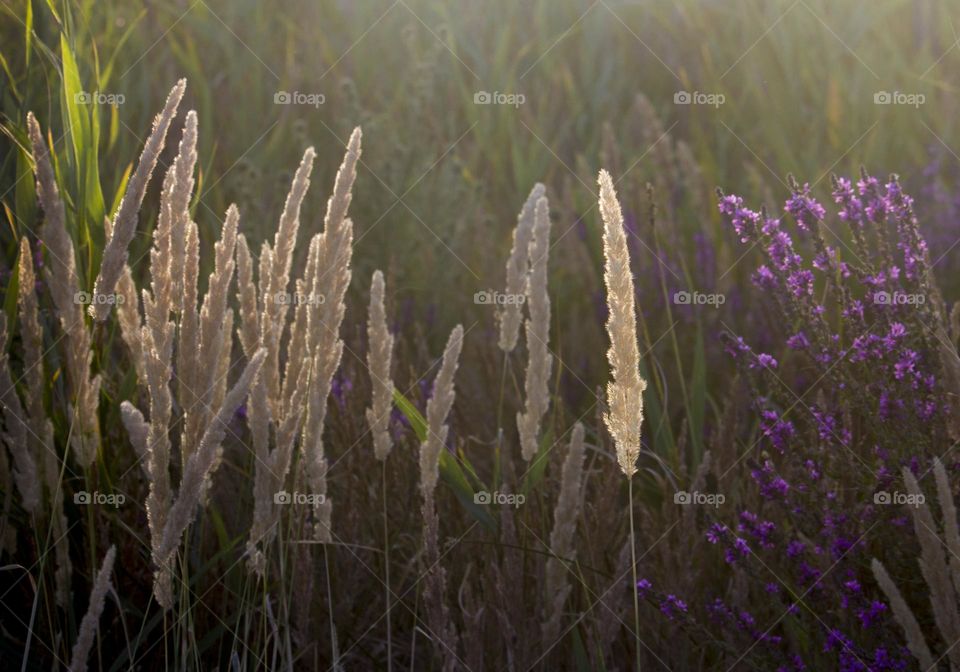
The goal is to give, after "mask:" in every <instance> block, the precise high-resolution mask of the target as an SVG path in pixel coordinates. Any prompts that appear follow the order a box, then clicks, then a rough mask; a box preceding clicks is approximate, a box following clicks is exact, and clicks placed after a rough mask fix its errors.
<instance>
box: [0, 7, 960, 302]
mask: <svg viewBox="0 0 960 672" xmlns="http://www.w3.org/2000/svg"><path fill="white" fill-rule="evenodd" d="M954 9H956V8H954ZM951 18H952V17H951V10H950V7H949V3H947V2H934V1H929V2H928V1H921V0H914V1H909V0H881V1H876V0H874V1H869V2H867V1H854V0H844V1H843V2H836V1H829V0H793V1H786V0H785V1H782V2H781V1H770V0H756V1H744V2H735V3H734V2H720V1H712V0H698V1H696V2H693V1H674V2H668V1H666V0H654V1H647V2H616V1H614V0H599V1H597V2H569V1H562V2H558V1H557V0H549V1H538V0H522V1H496V2H490V1H470V0H466V1H458V2H437V1H435V0H398V1H397V2H388V1H386V0H381V1H377V2H370V1H367V0H351V1H350V2H346V1H343V2H330V1H321V2H303V1H299V2H290V1H278V2H269V3H265V2H255V1H252V0H231V1H229V2H227V1H220V0H194V1H190V0H182V1H178V2H145V3H135V2H118V1H113V0H91V1H82V2H75V1H71V2H55V1H54V0H48V1H47V2H44V1H42V0H4V1H3V2H2V3H0V43H2V45H3V46H2V48H0V49H2V56H3V64H2V65H3V70H4V77H3V79H2V85H0V114H2V124H3V128H4V130H5V137H4V138H3V139H2V141H0V142H2V145H0V146H2V154H0V156H2V160H0V171H2V180H0V182H2V184H3V185H5V186H4V193H2V197H0V200H2V203H3V206H4V210H5V214H4V218H5V219H6V220H7V221H6V223H7V226H6V227H5V230H4V232H3V236H2V240H3V243H4V245H5V252H6V254H5V255H4V256H5V258H6V259H7V260H8V261H9V260H10V259H12V258H13V254H14V243H15V240H16V237H17V234H18V233H20V231H19V228H20V227H21V226H22V225H23V223H25V222H29V221H30V220H31V218H32V217H33V214H34V213H33V208H34V205H33V199H32V195H31V191H32V186H30V185H27V187H25V186H24V184H23V183H22V182H24V181H25V182H29V181H30V180H29V178H28V179H27V180H23V181H21V182H17V179H18V177H22V176H23V175H24V174H25V173H24V171H25V166H26V164H25V163H24V160H25V157H24V156H23V155H22V151H21V149H20V148H19V147H18V145H19V144H21V140H22V135H21V131H20V130H19V129H21V128H22V127H23V125H24V118H25V115H26V112H27V111H28V110H31V109H32V110H34V111H35V112H36V113H37V114H38V116H39V117H40V120H41V123H42V124H43V125H44V127H45V128H46V127H50V128H51V129H52V133H53V135H54V139H55V140H56V141H57V142H56V147H57V153H58V155H59V156H61V158H62V161H61V165H60V169H61V171H63V172H64V173H65V174H66V176H67V184H71V182H72V183H77V184H79V183H78V182H77V181H78V180H80V179H83V180H84V182H83V183H84V184H85V185H88V186H89V182H87V181H86V177H85V176H83V175H82V172H83V171H82V166H81V167H80V168H77V167H76V166H75V165H74V164H75V162H76V160H77V157H76V156H74V155H72V154H71V153H70V152H68V151H67V148H68V147H69V145H70V140H71V139H70V137H64V136H65V133H66V134H67V136H69V133H68V130H67V128H66V127H65V126H66V125H65V124H64V121H65V117H64V114H65V110H64V109H63V94H62V91H61V79H60V73H61V72H62V70H63V68H64V64H63V61H62V58H61V44H60V40H61V34H63V35H64V36H65V37H64V42H65V44H66V46H67V47H68V48H69V49H70V50H71V51H72V52H73V54H74V57H75V59H76V67H77V72H78V76H79V84H80V86H81V88H82V90H83V91H86V92H94V91H96V92H101V93H105V94H109V95H114V96H116V97H119V96H122V97H123V102H122V104H120V105H116V106H111V105H108V104H102V105H99V106H96V105H90V106H87V111H89V112H90V113H92V114H93V116H96V117H98V122H99V140H98V144H99V158H100V168H99V175H98V181H99V185H100V188H101V190H102V193H103V201H104V203H105V206H104V207H105V208H106V209H108V210H109V208H110V206H111V204H112V203H114V202H115V200H116V199H115V194H116V193H117V190H118V187H119V186H120V185H121V184H122V181H123V179H124V175H125V172H126V171H127V170H128V168H129V165H130V163H131V162H133V161H134V160H135V159H136V156H137V154H138V152H139V148H140V146H141V144H142V139H143V138H144V137H145V135H146V132H147V128H148V127H149V123H150V119H151V117H152V115H153V114H155V113H156V111H157V110H159V108H160V106H161V104H162V101H163V99H164V97H165V96H166V93H167V91H168V90H169V88H170V87H171V86H172V85H173V83H174V82H175V81H176V80H177V79H178V78H179V77H181V76H185V77H187V78H188V79H189V88H188V93H187V100H186V105H188V106H189V107H190V108H195V109H197V111H198V112H199V115H200V128H201V140H200V142H201V152H202V161H201V162H202V166H203V181H202V186H201V189H200V193H201V195H200V198H199V214H198V215H197V219H198V221H199V222H200V224H201V227H202V228H203V229H204V230H205V231H206V232H207V233H211V232H212V231H213V230H214V225H215V219H214V218H215V217H222V213H223V212H224V210H225V208H226V206H227V205H228V204H229V203H230V202H234V201H235V202H237V203H238V204H239V205H240V208H241V212H242V214H243V227H244V229H245V230H246V231H247V232H248V235H249V236H250V237H251V238H253V239H260V238H263V237H264V236H266V235H268V234H270V233H271V232H272V229H273V226H274V223H275V221H276V219H277V217H278V214H279V210H280V209H281V207H282V202H283V198H284V197H285V194H286V190H287V185H288V180H289V177H290V175H291V173H292V170H293V169H294V168H295V166H296V164H297V162H298V159H299V156H300V153H301V152H302V150H303V148H304V147H305V146H306V145H308V144H313V145H315V146H316V147H317V150H318V152H319V155H320V157H321V159H322V160H320V161H318V171H317V172H315V173H314V182H315V183H319V184H321V185H323V187H322V188H317V189H314V190H312V194H311V198H312V199H313V203H312V205H311V207H310V209H309V210H308V212H309V213H311V214H312V215H313V221H317V222H318V220H319V219H320V218H321V216H322V215H321V214H320V213H322V206H323V199H324V198H325V195H324V194H325V192H326V191H327V189H328V188H329V185H330V183H331V181H332V172H333V170H334V169H335V166H336V164H337V162H338V158H337V157H339V156H340V155H341V153H342V148H343V146H342V143H343V142H344V141H345V140H346V138H347V136H348V134H349V131H350V129H351V128H352V127H353V126H354V125H357V124H360V125H362V126H363V127H364V145H365V147H364V157H363V168H362V172H361V179H360V180H359V181H358V184H357V192H356V197H355V199H354V203H355V205H354V210H353V216H354V219H355V221H356V223H357V226H358V229H359V232H360V236H361V240H360V243H359V247H358V253H357V254H356V255H355V259H356V260H357V261H358V263H360V264H361V266H363V267H365V266H366V265H368V264H369V265H370V267H372V266H373V265H386V264H387V263H388V262H389V260H390V258H393V259H395V260H396V259H401V258H403V257H405V256H408V255H416V256H417V257H419V258H421V259H423V260H424V261H426V262H428V263H424V264H418V265H411V266H410V268H409V269H407V270H408V271H409V273H407V272H405V274H404V279H405V281H406V282H410V283H413V284H414V285H417V284H418V283H420V282H425V281H426V280H427V279H428V278H433V279H436V278H437V276H438V275H440V276H444V275H446V274H450V276H449V277H447V278H446V279H453V278H452V276H453V275H454V274H455V275H456V276H458V277H466V278H470V277H471V275H476V276H478V277H477V278H471V282H473V283H474V284H476V283H479V284H480V285H483V284H484V283H486V284H490V283H491V282H493V281H494V279H498V278H499V275H500V274H501V273H502V261H501V259H502V258H503V254H502V252H504V251H505V249H506V248H507V246H508V245H509V230H510V228H511V227H512V225H513V222H514V220H515V216H516V212H517V210H518V209H519V205H520V204H521V203H522V201H523V198H524V196H525V194H526V192H527V191H528V190H529V188H530V187H531V186H532V184H533V183H534V182H535V181H538V180H541V181H544V182H546V183H547V185H548V188H551V189H552V190H553V192H554V196H555V198H556V196H557V192H563V190H564V187H565V186H566V187H567V188H570V193H569V194H567V193H564V194H563V196H564V199H566V200H567V203H568V204H569V206H570V207H571V210H570V211H568V212H563V213H561V217H567V218H570V217H572V219H571V220H570V221H567V223H566V226H564V225H563V222H561V226H560V229H559V230H560V232H562V231H564V230H567V229H568V228H569V226H570V225H571V224H573V223H575V221H576V213H578V212H580V211H584V210H586V209H587V208H589V207H590V206H591V205H592V203H593V200H594V196H593V193H591V192H592V191H595V186H594V185H595V171H596V169H597V168H598V167H600V164H601V162H602V159H603V158H605V157H604V152H603V146H602V145H603V138H602V135H603V129H604V123H606V122H609V124H610V127H609V131H610V137H611V139H612V143H613V145H615V147H616V148H617V151H618V152H619V155H620V157H622V158H621V162H622V163H623V165H622V166H619V169H620V175H617V174H615V177H620V176H621V175H623V174H624V173H626V172H627V168H629V167H630V166H633V168H631V169H630V171H629V173H630V174H629V175H628V176H627V180H626V181H625V182H623V183H622V184H621V190H622V191H627V192H628V193H629V192H631V191H636V192H639V191H640V189H636V188H635V187H636V186H637V185H642V184H643V182H645V181H647V180H650V179H652V178H653V177H654V176H653V174H652V173H653V172H654V170H653V168H654V161H653V160H652V159H653V156H654V155H655V153H656V148H654V149H653V150H652V151H651V144H652V143H651V138H650V136H649V134H648V133H644V132H643V131H644V129H643V128H640V129H639V132H637V126H638V125H637V123H636V122H637V119H636V116H637V110H636V107H635V104H634V98H635V96H636V95H637V94H638V93H643V94H645V95H646V96H647V97H648V98H649V99H650V101H651V103H652V105H653V108H654V109H655V110H656V112H657V113H658V115H659V116H660V118H661V120H662V125H663V127H664V129H665V130H669V131H670V134H671V136H673V137H674V138H678V139H682V140H684V141H685V142H686V143H688V144H689V146H690V148H691V149H692V153H693V156H694V158H695V160H696V161H697V162H698V163H699V165H700V167H701V170H702V171H703V174H704V179H705V182H706V183H707V184H708V185H710V186H715V185H716V186H722V187H723V188H724V189H725V190H727V191H740V192H743V193H744V195H746V196H750V197H753V198H754V199H757V198H760V197H762V195H763V194H762V191H761V188H760V186H759V184H760V182H761V181H762V182H764V183H765V184H766V185H767V186H768V188H769V189H770V190H771V193H772V195H773V196H774V197H776V198H780V197H782V196H784V195H785V194H786V193H787V190H786V187H785V185H784V184H782V182H781V181H782V180H783V179H784V177H785V172H786V171H790V172H793V173H794V174H796V175H797V177H798V179H800V180H801V181H810V182H816V181H817V180H822V181H821V182H820V183H819V184H820V186H821V187H825V186H827V181H826V180H824V179H823V176H824V175H825V174H827V173H828V172H829V171H831V170H834V171H838V172H851V171H854V170H855V169H856V168H857V166H858V165H859V164H861V163H863V164H866V165H867V166H868V167H869V168H870V169H871V171H873V172H875V173H879V174H882V173H884V172H887V171H893V170H895V171H897V172H899V173H901V174H902V175H904V176H905V178H906V179H907V181H908V182H909V177H910V175H911V174H913V173H916V172H917V171H919V170H920V169H921V168H922V167H923V166H925V165H926V164H927V163H929V161H930V153H929V148H931V147H934V148H936V149H937V150H938V151H941V152H946V153H947V156H948V159H949V161H950V162H954V161H957V158H956V156H955V155H954V152H956V151H958V149H960V143H956V144H957V145H958V147H957V148H954V147H952V146H951V145H953V144H955V140H954V138H955V133H954V129H955V125H956V118H957V115H956V105H955V102H954V100H955V99H954V97H953V96H952V95H951V94H952V93H953V92H954V90H955V88H956V86H957V76H958V75H957V68H956V65H957V63H958V60H960V48H956V39H957V35H956V33H955V31H954V24H953V22H952V20H951ZM281 91H285V92H289V93H291V94H292V93H293V92H298V93H301V94H308V95H309V94H322V96H323V104H321V105H316V106H313V105H309V104H289V105H278V104H275V103H274V96H275V94H276V93H277V92H281ZM478 91H488V92H491V93H493V92H501V93H518V94H522V95H523V96H524V103H523V104H522V105H520V106H517V107H514V106H508V105H495V104H493V105H477V104H474V95H475V94H476V93H477V92H478ZM678 91H689V92H694V91H698V92H706V93H716V94H722V95H723V96H724V99H725V100H724V103H723V104H722V105H720V106H719V107H712V106H708V105H676V104H674V96H675V94H676V93H677V92H678ZM878 91H889V92H894V91H900V92H907V93H919V94H923V96H925V102H924V104H923V105H921V106H919V107H910V106H907V105H875V104H874V94H875V93H876V92H878ZM116 99H118V98H116ZM175 138H176V136H174V140H175ZM656 139H657V138H656V137H654V138H653V140H654V141H655V140H656ZM169 144H173V143H169ZM612 168H614V170H616V168H617V167H616V166H613V167H612ZM155 182H159V180H156V181H155ZM581 182H582V183H581ZM627 185H630V186H629V187H628V186H627ZM153 186H154V187H156V186H157V185H156V184H154V185H153ZM77 193H80V192H79V191H78V192H77ZM94 200H95V199H94ZM627 200H629V197H628V199H627ZM76 206H77V204H74V207H76ZM150 212H151V211H150V209H149V208H146V209H145V218H148V217H149V216H150V214H149V213H150ZM88 214H89V215H91V218H92V216H93V215H96V214H97V210H96V208H94V209H93V210H91V212H90V213H88ZM595 220H596V217H595V216H589V217H587V218H586V223H587V224H588V225H589V226H591V227H593V226H595V225H596V221H595ZM148 224H149V222H146V223H145V225H144V226H143V227H142V230H143V231H144V234H146V231H147V225H148ZM671 224H673V225H676V226H678V227H682V228H685V229H695V230H707V229H711V228H712V227H715V226H716V225H717V219H716V217H715V216H714V215H713V214H712V212H710V211H709V209H708V210H705V211H704V212H701V213H697V214H696V216H693V215H691V216H690V217H686V218H684V219H683V221H677V222H671ZM85 225H86V226H91V227H93V222H92V221H87V222H85ZM317 225H318V226H319V222H318V224H317ZM94 228H96V230H95V231H92V232H91V234H90V235H91V236H93V239H94V240H95V239H96V238H97V237H98V236H99V235H100V232H99V224H97V225H96V227H94ZM467 230H468V231H469V232H470V233H469V235H465V233H464V232H465V231H467ZM485 234H489V236H486V237H487V238H489V240H484V237H485ZM147 240H148V238H147V236H146V235H143V236H142V237H141V239H140V240H139V241H138V243H139V244H140V245H141V249H146V244H147ZM445 248H449V251H448V250H447V249H445ZM450 251H452V252H454V253H455V256H456V257H458V258H459V261H458V260H457V259H455V258H454V256H452V255H451V254H450ZM491 253H493V254H491ZM135 255H136V250H135ZM431 261H433V262H436V263H429V262H431ZM364 270H366V269H364ZM417 271H419V273H420V274H421V275H422V276H423V277H422V278H420V279H419V280H418V279H417ZM88 272H89V271H88ZM421 286H422V285H421ZM433 286H434V288H435V287H436V285H433Z"/></svg>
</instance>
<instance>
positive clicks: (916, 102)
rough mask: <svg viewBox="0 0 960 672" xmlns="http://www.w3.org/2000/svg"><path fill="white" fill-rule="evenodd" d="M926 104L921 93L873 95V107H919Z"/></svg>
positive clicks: (880, 92)
mask: <svg viewBox="0 0 960 672" xmlns="http://www.w3.org/2000/svg"><path fill="white" fill-rule="evenodd" d="M925 102H927V97H926V96H925V95H923V94H922V93H904V92H903V91H892V92H891V91H877V92H876V93H874V94H873V104H874V105H908V106H910V107H915V108H917V107H920V106H921V105H923V104H924V103H925Z"/></svg>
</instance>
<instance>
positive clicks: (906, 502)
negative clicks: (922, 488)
mask: <svg viewBox="0 0 960 672" xmlns="http://www.w3.org/2000/svg"><path fill="white" fill-rule="evenodd" d="M873 503H874V504H897V505H899V506H912V507H914V508H918V507H921V506H923V505H924V504H926V503H927V498H926V497H924V495H923V493H922V492H921V493H918V494H916V495H911V494H910V493H907V492H887V491H886V490H881V491H880V492H875V493H873Z"/></svg>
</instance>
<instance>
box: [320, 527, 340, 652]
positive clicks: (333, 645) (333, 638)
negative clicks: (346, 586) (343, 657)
mask: <svg viewBox="0 0 960 672" xmlns="http://www.w3.org/2000/svg"><path fill="white" fill-rule="evenodd" d="M323 569H324V573H325V574H326V575H327V610H328V612H329V614H330V653H331V656H330V657H331V658H334V656H336V658H335V659H334V661H333V667H334V669H335V670H339V669H340V651H339V647H338V646H337V630H336V627H335V626H334V623H333V591H332V590H331V588H330V560H329V558H328V557H327V544H326V543H325V544H323Z"/></svg>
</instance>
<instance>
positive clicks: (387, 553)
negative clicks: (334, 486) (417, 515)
mask: <svg viewBox="0 0 960 672" xmlns="http://www.w3.org/2000/svg"><path fill="white" fill-rule="evenodd" d="M382 474H383V479H382V480H383V486H382V488H381V489H382V490H383V558H384V560H383V566H384V575H385V578H386V582H385V583H384V587H385V588H386V590H385V595H386V598H387V671H388V672H391V671H392V670H393V632H392V630H391V627H390V621H391V618H390V537H389V535H388V531H387V460H386V458H384V460H383V471H382Z"/></svg>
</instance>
